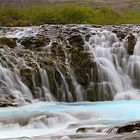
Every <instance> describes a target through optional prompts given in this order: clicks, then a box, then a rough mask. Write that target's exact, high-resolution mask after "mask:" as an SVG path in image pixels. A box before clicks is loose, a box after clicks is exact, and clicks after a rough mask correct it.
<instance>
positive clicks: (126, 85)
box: [89, 31, 140, 99]
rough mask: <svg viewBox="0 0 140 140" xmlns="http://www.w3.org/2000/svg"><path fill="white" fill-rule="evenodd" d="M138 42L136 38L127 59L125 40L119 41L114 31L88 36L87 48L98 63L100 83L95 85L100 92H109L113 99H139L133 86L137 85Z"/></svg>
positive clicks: (139, 96) (104, 93)
mask: <svg viewBox="0 0 140 140" xmlns="http://www.w3.org/2000/svg"><path fill="white" fill-rule="evenodd" d="M139 44H140V43H139V39H138V41H137V44H136V46H135V49H134V55H132V56H129V60H127V57H128V54H127V51H126V48H125V42H120V41H119V39H118V38H117V36H116V35H115V34H114V33H111V32H105V31H104V32H102V33H99V34H96V35H94V36H92V37H91V38H90V40H89V50H90V51H91V52H93V54H94V56H95V61H96V63H97V65H98V77H99V81H100V83H99V84H96V86H98V89H99V93H100V94H103V95H106V93H108V94H109V93H110V92H111V93H112V94H114V96H113V97H114V99H140V95H139V92H138V90H136V89H135V88H134V86H133V84H134V85H139V83H137V82H139V70H140V69H139V68H140V67H139V65H138V63H139V62H138V61H137V60H138V59H139V56H138V55H139V49H138V48H139ZM126 67H127V69H126ZM134 80H135V81H134ZM132 83H133V84H132Z"/></svg>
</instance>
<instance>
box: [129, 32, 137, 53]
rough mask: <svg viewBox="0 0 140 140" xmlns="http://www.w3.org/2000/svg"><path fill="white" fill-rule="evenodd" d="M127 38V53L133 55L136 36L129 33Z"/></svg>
mask: <svg viewBox="0 0 140 140" xmlns="http://www.w3.org/2000/svg"><path fill="white" fill-rule="evenodd" d="M127 40H128V46H127V52H128V54H129V55H133V52H134V47H135V45H136V37H135V36H134V35H133V34H130V35H129V36H128V37H127Z"/></svg>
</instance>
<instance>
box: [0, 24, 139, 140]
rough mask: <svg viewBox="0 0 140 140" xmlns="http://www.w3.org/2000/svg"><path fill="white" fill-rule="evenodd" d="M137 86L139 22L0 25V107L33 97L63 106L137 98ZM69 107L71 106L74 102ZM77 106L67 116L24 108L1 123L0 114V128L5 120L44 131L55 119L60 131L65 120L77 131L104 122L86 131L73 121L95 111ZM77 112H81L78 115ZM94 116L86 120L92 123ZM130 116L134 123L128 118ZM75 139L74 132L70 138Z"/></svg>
mask: <svg viewBox="0 0 140 140" xmlns="http://www.w3.org/2000/svg"><path fill="white" fill-rule="evenodd" d="M139 89H140V26H139V25H121V26H94V25H42V26H39V27H36V26H34V27H24V28H22V27H21V28H20V27H15V28H8V27H2V28H0V107H6V106H20V105H23V104H29V103H34V102H37V101H46V102H52V101H53V102H62V104H63V102H82V101H91V102H95V101H112V100H139V99H140V90H139ZM48 104H49V103H48ZM85 104H86V102H85ZM48 106H49V105H48ZM73 106H74V108H75V107H76V105H75V104H73ZM95 106H96V105H95ZM78 107H79V106H78ZM52 109H54V108H52ZM78 109H79V108H77V111H75V112H73V113H72V112H71V113H70V114H69V113H67V112H63V113H60V114H59V113H58V114H53V113H50V114H48V111H47V112H43V114H42V112H40V111H38V112H36V113H34V112H32V113H33V114H30V113H29V112H28V113H27V114H28V115H29V116H28V115H27V117H26V118H24V117H21V116H18V117H17V118H16V117H15V116H14V119H13V118H12V119H10V122H7V124H5V122H6V121H7V120H3V119H2V118H1V117H0V119H2V120H1V122H2V124H1V125H0V127H2V128H7V127H8V129H9V126H8V124H11V127H14V128H15V129H17V128H18V129H19V128H20V127H21V126H23V128H29V127H31V128H45V129H46V125H47V127H49V126H51V127H52V126H54V125H57V123H58V122H59V123H60V124H59V125H63V123H62V124H61V122H63V121H64V124H65V125H64V126H63V129H64V127H66V124H67V122H69V121H70V122H76V123H74V126H71V128H72V127H74V129H75V128H77V132H79V131H83V132H86V131H87V130H88V129H90V131H92V130H94V131H95V130H96V132H97V131H100V132H103V131H102V129H103V130H104V126H101V127H100V126H97V127H96V126H95V124H92V126H94V127H90V128H88V129H87V128H86V127H83V125H81V122H80V125H78V124H77V123H78V122H79V119H80V120H82V119H83V120H84V119H85V120H86V123H87V124H88V123H90V121H89V120H90V119H91V118H92V117H93V116H94V115H95V114H94V113H92V112H90V113H89V112H85V113H83V112H78ZM50 112H51V111H50ZM44 113H45V114H44ZM46 113H47V114H46ZM78 113H79V114H78ZM88 113H89V114H88ZM98 113H99V114H100V112H98ZM98 113H97V114H98ZM83 114H87V116H83V117H84V118H79V117H80V115H81V117H82V115H83ZM22 115H23V114H22ZM75 115H78V116H79V117H78V118H77V116H75ZM88 115H89V116H92V117H91V118H90V117H89V116H88ZM129 115H130V114H129ZM88 117H89V118H88ZM94 117H95V118H96V116H94ZM108 117H109V116H108ZM48 118H49V119H48ZM87 118H88V119H87ZM95 118H94V119H95ZM94 119H93V118H92V121H91V122H92V123H93V120H94ZM102 119H103V118H102ZM137 119H138V118H137ZM54 120H55V121H54ZM87 120H88V121H89V122H88V121H87ZM130 120H131V121H135V119H132V118H131V119H130ZM94 121H95V120H94ZM102 121H103V120H102ZM120 121H122V120H120ZM3 122H4V124H3ZM126 122H129V121H126ZM44 123H45V124H44ZM113 123H115V122H113ZM97 124H98V123H97ZM109 125H110V124H109ZM123 125H124V122H123ZM77 126H79V129H78V127H77ZM56 128H57V127H56ZM56 128H55V129H54V132H55V131H56ZM58 128H59V127H58ZM58 128H57V129H58ZM60 128H61V129H62V127H60ZM105 128H107V126H105ZM115 129H116V127H115V126H114V127H113V128H112V129H111V128H110V127H109V130H108V131H111V132H112V131H113V132H114V130H115ZM117 129H119V128H118V126H117ZM120 129H121V127H120ZM121 130H122V129H121ZM136 130H137V129H136ZM72 131H73V130H72ZM47 132H48V130H47ZM74 132H76V130H74ZM42 135H45V134H44V133H43V134H42ZM84 135H85V134H84ZM33 136H34V135H33ZM76 137H77V135H76V136H74V137H73V138H72V139H75V138H76ZM92 137H93V135H92ZM87 138H88V136H87ZM52 139H53V138H52ZM55 139H57V138H55ZM58 139H59V138H58ZM64 139H66V138H65V137H64ZM89 139H90V138H89ZM108 139H109V138H108Z"/></svg>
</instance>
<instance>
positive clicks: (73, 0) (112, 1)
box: [0, 0, 140, 10]
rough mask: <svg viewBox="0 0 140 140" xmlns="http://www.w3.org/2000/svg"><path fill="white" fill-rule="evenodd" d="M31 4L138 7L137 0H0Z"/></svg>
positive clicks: (1, 1) (2, 3)
mask: <svg viewBox="0 0 140 140" xmlns="http://www.w3.org/2000/svg"><path fill="white" fill-rule="evenodd" d="M32 4H50V5H54V4H55V5H57V4H58V5H60V4H74V5H86V6H93V7H100V6H109V7H112V8H117V9H122V10H124V9H129V8H140V1H139V0H87V1H84V0H80V1H78V0H0V6H2V7H3V6H19V7H22V6H26V5H32Z"/></svg>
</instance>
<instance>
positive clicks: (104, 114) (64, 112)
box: [0, 100, 140, 138]
mask: <svg viewBox="0 0 140 140" xmlns="http://www.w3.org/2000/svg"><path fill="white" fill-rule="evenodd" d="M44 113H46V114H48V113H49V114H53V116H54V117H51V119H49V117H48V118H47V119H49V121H47V123H48V122H51V123H50V124H51V125H52V126H49V127H48V126H47V125H46V126H44V124H43V125H42V120H41V121H38V120H39V119H38V120H37V121H31V120H30V119H32V118H33V117H34V116H35V115H38V116H41V115H42V114H44ZM14 118H22V119H23V118H29V120H30V121H29V124H28V125H27V126H19V125H17V124H16V125H15V124H14V126H12V129H11V126H10V124H9V126H10V127H9V126H8V125H7V124H6V126H5V124H0V138H17V137H23V136H26V137H33V136H41V135H47V136H49V135H57V134H60V132H61V134H62V133H63V134H65V135H70V134H75V133H76V129H77V128H79V127H83V126H95V127H98V126H101V125H102V126H103V127H104V126H112V125H120V124H124V123H127V122H131V121H137V120H140V101H134V100H130V101H112V102H94V103H91V102H81V103H45V102H38V103H34V104H29V105H25V106H23V107H14V108H13V107H9V108H2V109H1V110H0V120H1V122H3V121H4V120H10V119H14ZM36 122H38V124H39V123H40V125H39V127H36V124H35V125H34V123H36ZM45 124H46V123H45ZM71 124H78V125H77V126H76V127H75V128H70V127H69V126H70V125H71ZM3 128H4V129H3ZM5 128H6V129H5Z"/></svg>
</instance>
